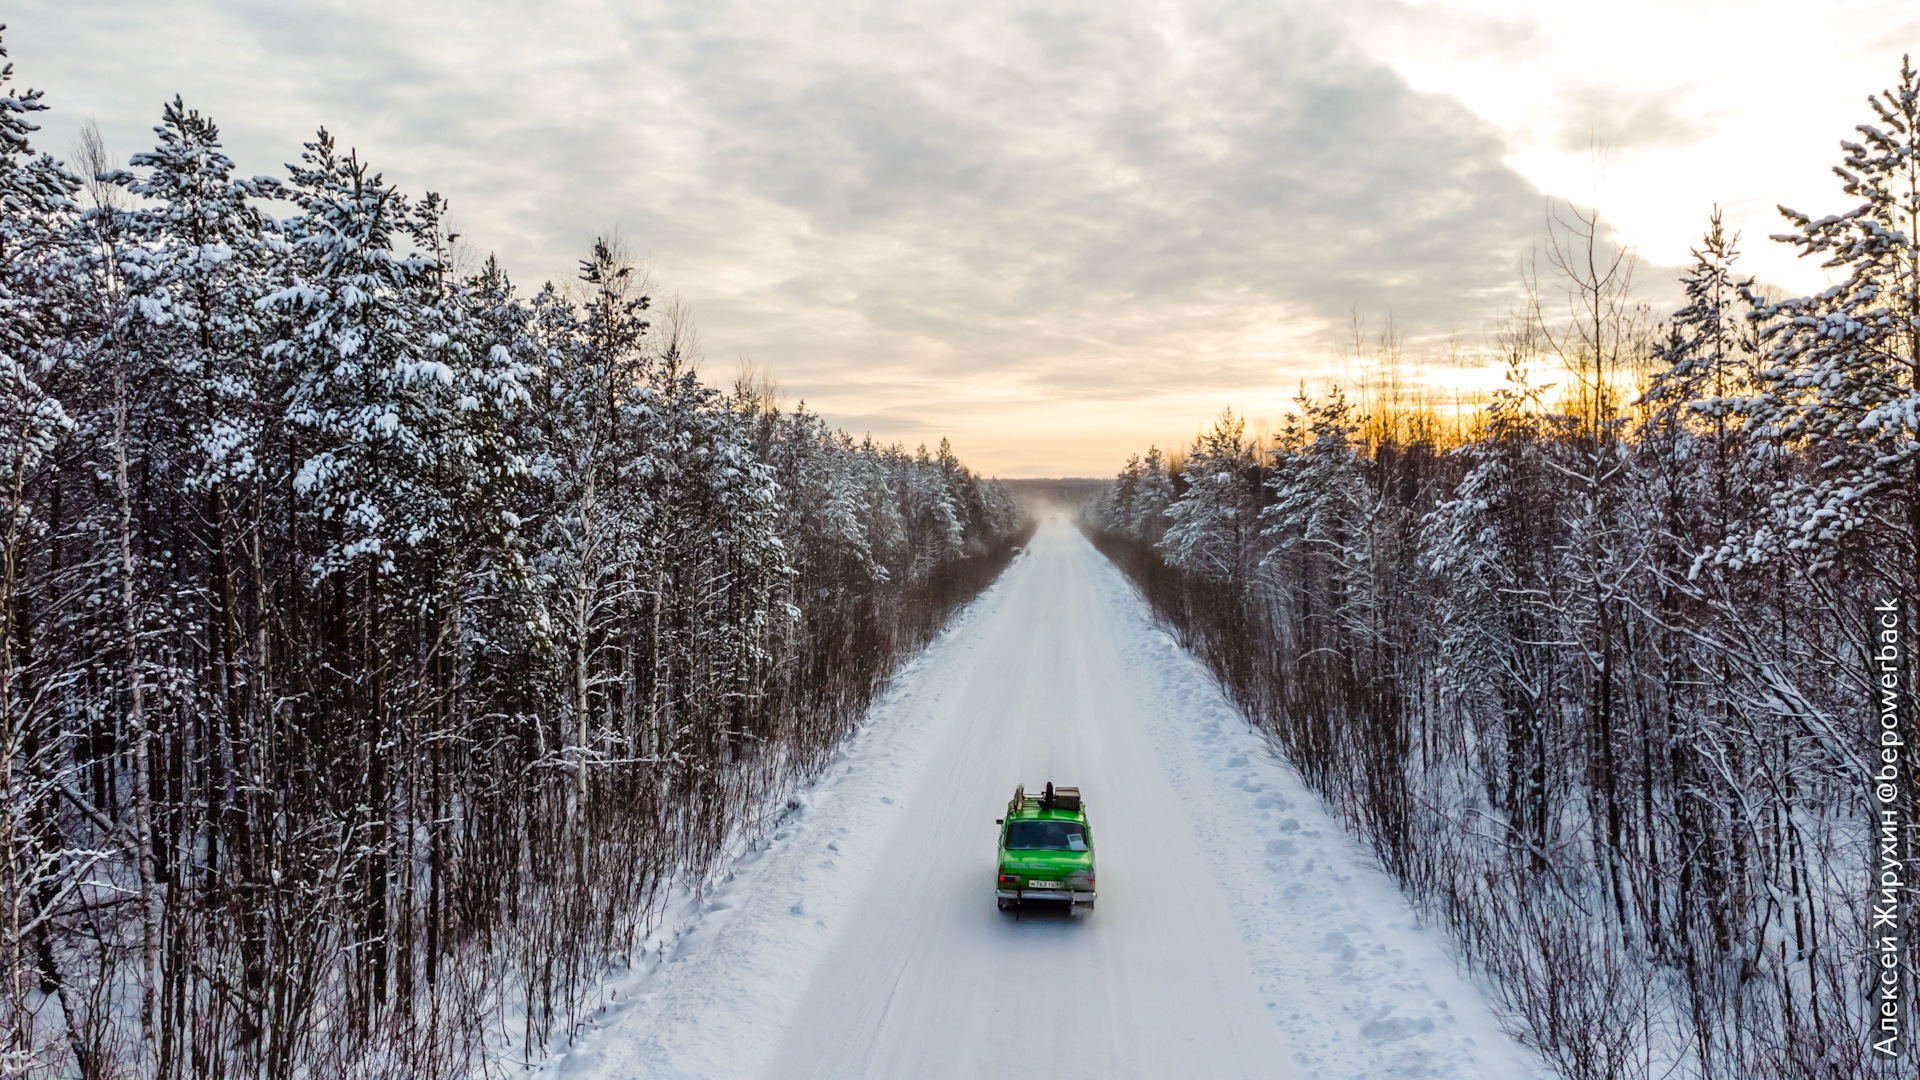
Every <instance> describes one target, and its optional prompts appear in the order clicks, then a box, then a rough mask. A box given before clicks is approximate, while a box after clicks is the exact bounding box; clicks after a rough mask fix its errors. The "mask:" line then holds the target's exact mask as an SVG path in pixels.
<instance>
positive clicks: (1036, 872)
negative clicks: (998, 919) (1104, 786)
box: [993, 781, 1093, 915]
mask: <svg viewBox="0 0 1920 1080" xmlns="http://www.w3.org/2000/svg"><path fill="white" fill-rule="evenodd" d="M994 824H996V825H999V826H1000V880H999V882H998V884H997V885H996V887H995V888H994V893H993V895H995V896H997V897H999V898H1000V910H1001V911H1008V910H1017V909H1018V908H1019V907H1020V905H1021V904H1023V903H1025V902H1026V901H1028V900H1059V901H1065V902H1066V904H1067V905H1068V909H1069V910H1070V911H1072V912H1073V914H1075V915H1085V914H1087V913H1088V912H1090V911H1092V910H1093V829H1092V828H1091V827H1089V826H1088V825H1087V809H1086V805H1085V804H1084V803H1082V802H1081V801H1080V789H1079V788H1070V787H1063V788H1056V787H1054V786H1053V783H1052V782H1051V781H1049V782H1048V783H1047V790H1046V793H1045V794H1043V795H1029V794H1027V786H1026V785H1025V784H1021V785H1020V786H1019V787H1016V788H1014V789H1013V798H1012V799H1010V800H1008V802H1007V816H1006V817H1003V818H1001V819H999V820H998V821H996V822H995V823H994Z"/></svg>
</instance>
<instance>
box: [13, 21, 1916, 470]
mask: <svg viewBox="0 0 1920 1080" xmlns="http://www.w3.org/2000/svg"><path fill="white" fill-rule="evenodd" d="M0 18H4V20H5V21H6V22H7V23H8V24H9V28H8V30H7V32H6V44H7V47H8V49H9V51H10V52H11V53H12V59H13V61H14V64H15V72H16V77H17V78H18V80H19V81H20V82H21V83H24V84H26V85H30V86H36V87H39V88H41V89H43V90H45V91H46V92H47V96H48V101H49V103H50V104H51V105H52V106H53V107H54V109H55V111H54V112H53V113H52V114H50V115H49V116H48V118H47V120H46V123H45V130H44V131H43V133H42V135H43V142H44V144H45V145H46V147H47V148H49V149H52V150H54V151H55V152H56V153H59V152H61V151H63V150H64V149H65V148H66V147H68V146H69V145H70V143H71V140H72V138H73V135H74V132H75V131H76V129H77V126H78V124H79V123H80V122H81V120H83V119H84V118H87V117H92V118H94V119H95V120H96V121H97V122H98V123H99V125H100V127H101V129H102V131H103V132H104V133H105V135H106V138H107V141H108V143H109V145H110V147H111V148H112V149H114V150H115V151H116V152H117V153H118V154H119V155H120V156H122V157H124V156H125V155H127V154H131V153H132V152H134V151H135V150H137V149H139V148H141V147H143V146H145V145H150V134H149V131H148V129H149V128H150V127H151V126H152V124H153V123H154V122H155V121H156V120H157V118H158V115H159V110H160V104H161V102H162V101H163V100H164V99H166V98H168V97H170V96H171V95H173V94H174V93H176V92H177V93H180V94H182V95H184V96H185V98H186V101H187V103H188V104H189V105H191V106H194V107H197V108H199V109H200V110H202V111H203V112H205V113H208V114H210V115H211V116H213V117H214V119H215V120H217V121H218V122H219V123H220V125H221V127H222V130H223V132H224V134H225V137H226V142H227V145H228V147H229V150H230V152H231V154H232V156H233V157H234V158H235V160H236V161H237V162H238V163H239V165H240V167H241V169H242V171H243V172H246V173H250V174H263V173H272V174H283V172H282V170H281V168H280V164H281V163H282V162H285V161H288V160H291V159H292V158H294V157H295V156H297V154H298V152H299V144H300V142H301V141H302V140H303V139H305V138H308V137H310V134H311V132H312V131H313V129H314V128H316V127H317V126H319V125H322V124H324V125H325V126H327V127H328V128H329V129H331V130H332V131H333V132H334V133H335V134H336V135H337V136H338V137H339V138H340V139H341V141H342V142H344V143H348V144H351V145H353V146H356V147H358V148H359V149H360V150H361V152H362V153H363V155H364V156H366V157H367V158H368V159H370V160H371V161H373V162H374V164H375V165H376V166H377V167H379V168H380V169H382V170H383V171H384V172H385V174H386V176H387V178H388V179H389V180H392V181H394V182H397V183H399V184H400V185H401V186H402V187H404V188H405V189H407V190H409V191H412V192H415V193H419V192H423V191H427V190H435V191H439V192H441V193H443V194H445V195H446V196H448V197H449V198H450V199H451V200H452V205H453V211H454V218H455V220H456V222H457V223H458V224H459V225H460V226H461V227H462V228H463V229H464V231H465V233H466V234H467V236H468V238H469V239H470V240H471V241H472V242H473V243H474V244H475V245H476V246H477V247H478V248H479V249H481V250H493V251H497V252H498V253H499V254H500V256H501V257H502V259H503V260H504V261H505V263H506V265H507V266H508V267H509V269H510V270H511V271H512V272H513V274H514V276H515V278H516V280H517V281H519V282H520V283H521V285H522V287H523V289H525V290H526V291H531V290H532V289H534V288H537V287H538V285H539V284H540V282H541V281H542V280H545V279H548V278H558V277H563V276H565V275H568V274H570V273H572V268H573V265H574V261H575V260H576V259H577V257H578V256H579V255H580V253H582V252H583V251H584V249H585V248H586V246H587V244H588V243H589V242H590V241H591V239H592V238H593V236H594V235H596V234H597V233H603V232H608V231H615V230H617V231H618V233H619V234H620V235H621V236H623V237H624V238H625V239H626V240H627V241H628V243H629V245H630V247H631V248H632V249H633V250H634V251H635V252H636V253H637V254H638V255H640V256H642V257H644V258H645V259H646V260H647V261H648V263H649V264H650V266H651V269H652V272H653V274H654V276H655V278H656V279H657V280H658V281H659V282H660V284H661V286H662V288H664V289H665V290H667V291H671V292H675V293H678V294H679V295H680V297H681V298H682V299H683V300H684V301H685V302H686V303H688V304H689V305H690V306H691V307H692V309H693V312H694V315H695V317H696V319H697V321H698V324H699V327H700V332H701V336H702V338H703V341H704V344H705V349H706V355H707V360H706V370H707V371H708V373H709V374H710V375H711V376H712V377H713V378H714V379H715V380H716V381H721V382H725V381H727V380H730V379H731V377H732V375H733V372H734V370H735V368H736V365H737V364H738V363H739V362H740V360H741V358H750V359H751V360H752V362H753V363H755V364H756V365H757V366H759V367H761V368H764V369H767V370H769V371H770V372H771V373H772V374H773V375H774V377H775V378H776V379H777V380H778V382H779V383H780V385H781V388H782V390H783V392H784V394H785V396H786V397H787V399H788V400H789V402H790V403H791V402H793V401H797V400H800V399H804V400H805V401H806V402H807V404H808V406H809V407H810V408H813V409H815V410H817V411H819V412H822V413H824V414H825V415H826V416H827V417H828V418H829V419H831V420H833V421H834V422H836V423H838V424H840V425H842V426H844V427H847V428H848V429H850V430H852V431H854V432H856V433H859V432H865V431H871V432H872V433H874V434H875V435H876V436H879V437H882V438H885V439H901V440H904V441H906V442H908V443H909V444H911V443H917V442H920V441H923V440H925V441H929V442H932V441H937V440H938V439H939V438H940V437H941V436H943V435H944V436H949V437H951V438H952V439H953V441H954V444H955V446H956V447H957V448H958V450H959V451H960V453H961V455H962V457H963V458H965V459H966V460H968V461H969V462H971V463H973V464H975V465H976V466H979V467H981V468H983V469H985V470H987V471H989V472H994V473H998V474H1000V475H1006V476H1048V475H1104V474H1109V473H1111V472H1112V471H1113V470H1114V469H1115V468H1116V467H1117V466H1118V464H1119V463H1120V461H1121V460H1122V459H1123V458H1124V457H1125V455H1126V454H1127V453H1128V452H1129V451H1131V450H1134V449H1137V448H1139V447H1142V446H1144V445H1145V444H1146V443H1147V442H1149V441H1157V442H1159V443H1161V444H1162V445H1166V444H1169V443H1181V442H1184V441H1185V440H1186V439H1187V438H1188V437H1189V436H1190V435H1191V434H1192V432H1193V431H1194V430H1195V428H1197V427H1198V426H1199V425H1200V424H1201V423H1203V422H1204V421H1205V420H1206V418H1208V417H1209V416H1211V415H1212V414H1214V413H1216V412H1218V410H1219V409H1220V408H1221V407H1222V406H1224V405H1232V406H1234V407H1235V408H1237V409H1239V410H1241V411H1243V412H1249V413H1252V414H1254V415H1255V416H1270V415H1275V414H1277V413H1278V412H1279V410H1280V409H1281V407H1282V405H1283V403H1284V401H1285V400H1286V399H1287V398H1288V397H1290V396H1291V395H1292V393H1293V392H1294V388H1295V387H1296V386H1297V385H1298V383H1299V382H1300V380H1302V379H1306V380H1308V381H1309V382H1310V383H1316V384H1317V382H1318V381H1319V380H1321V379H1324V378H1326V377H1328V376H1329V375H1334V376H1337V375H1338V373H1339V371H1340V361H1339V359H1338V357H1339V355H1340V350H1341V348H1342V345H1343V343H1344V341H1345V340H1346V339H1347V336H1348V329H1347V327H1348V323H1349V319H1350V314H1351V313H1353V312H1358V313H1359V314H1360V315H1361V316H1362V317H1363V318H1365V319H1366V320H1368V321H1369V323H1370V324H1371V325H1372V326H1375V327H1378V326H1379V325H1381V324H1382V323H1384V321H1385V320H1386V319H1387V318H1388V317H1389V315H1390V316H1391V318H1392V319H1393V321H1394V323H1395V324H1396V325H1397V326H1398V328H1399V329H1400V331H1401V333H1402V335H1403V337H1404V338H1405V340H1406V343H1407V354H1408V356H1409V359H1410V360H1412V361H1414V362H1415V363H1420V362H1428V361H1430V362H1431V366H1430V367H1429V368H1428V369H1427V377H1428V378H1430V379H1431V380H1432V381H1433V382H1434V383H1436V384H1438V385H1447V384H1450V383H1454V382H1460V383H1466V384H1474V383H1476V382H1484V381H1485V373H1483V372H1475V371H1471V370H1464V371H1463V370H1461V369H1460V368H1459V367H1458V366H1457V364H1455V363H1453V362H1446V361H1443V360H1441V359H1440V358H1441V357H1443V356H1447V355H1450V354H1451V352H1452V351H1455V350H1453V349H1452V347H1450V345H1449V342H1450V341H1457V342H1459V343H1461V344H1462V346H1463V347H1466V348H1468V349H1471V347H1473V346H1474V345H1477V344H1478V343H1480V341H1482V340H1483V337H1484V335H1485V333H1486V332H1487V331H1488V330H1489V329H1490V328H1491V327H1492V325H1493V324H1494V322H1495V320H1496V319H1497V318H1498V317H1499V315H1500V314H1501V313H1502V312H1503V311H1504V310H1506V309H1507V308H1508V307H1509V306H1510V305H1511V304H1512V303H1513V301H1514V298H1515V293H1516V284H1517V281H1518V279H1519V267H1520V266H1521V264H1522V261H1523V260H1524V259H1525V258H1526V257H1527V254H1528V252H1529V250H1531V249H1532V247H1533V246H1534V245H1535V244H1536V243H1537V240H1538V236H1539V234H1540V232H1541V228H1542V223H1543V222H1544V220H1545V218H1546V215H1547V213H1548V208H1549V205H1550V202H1551V200H1553V199H1555V198H1558V199H1571V200H1574V201H1575V202H1577V203H1579V204H1581V205H1588V206H1595V207H1598V208H1599V210H1600V211H1601V212H1602V214H1603V215H1604V217H1605V219H1606V220H1608V221H1610V222H1611V223H1612V224H1613V225H1614V227H1615V228H1617V229H1618V231H1619V236H1620V237H1621V238H1623V239H1624V240H1625V241H1627V242H1629V243H1631V244H1633V245H1635V247H1636V248H1637V250H1638V251H1639V253H1640V257H1641V260H1642V275H1643V278H1644V279H1645V280H1647V281H1648V283H1649V288H1650V292H1649V296H1650V297H1652V298H1658V297H1660V296H1662V295H1664V293H1663V291H1662V286H1661V284H1660V279H1661V278H1662V276H1664V275H1667V274H1668V273H1669V272H1670V268H1671V267H1672V266H1675V265H1677V264H1680V263H1682V262H1684V261H1686V259H1687V250H1688V247H1689V245H1690V244H1692V243H1693V242H1694V238H1695V237H1697V236H1698V234H1699V232H1700V230H1701V228H1702V227H1703V226H1704V224H1705V222H1706V218H1707V214H1708V211H1709V210H1710V208H1711V207H1712V206H1713V205H1714V204H1715V203H1718V204H1720V205H1721V206H1723V207H1725V208H1726V212H1727V217H1728V220H1729V223H1730V224H1731V225H1733V226H1734V227H1735V228H1738V229H1740V230H1741V231H1742V232H1743V233H1744V234H1745V237H1746V243H1745V247H1746V248H1747V250H1748V252H1749V254H1748V256H1747V258H1746V265H1747V267H1748V269H1749V270H1750V271H1753V272H1757V273H1760V274H1761V275H1762V276H1764V277H1766V278H1767V279H1769V280H1771V281H1775V282H1778V283H1780V284H1781V285H1783V286H1785V287H1788V288H1793V289H1799V290H1805V289H1810V288H1816V287H1819V286H1820V284H1821V282H1822V281H1823V277H1822V274H1821V272H1820V271H1819V270H1818V269H1817V268H1815V267H1812V266H1809V265H1806V264H1801V263H1796V262H1795V261H1794V260H1793V259H1792V257H1791V254H1790V252H1786V251H1784V250H1773V249H1776V248H1779V245H1772V244H1769V242H1768V241H1766V240H1765V236H1766V234H1768V233H1770V232H1774V231H1777V230H1778V228H1779V225H1778V217H1777V214H1776V213H1775V212H1774V210H1773V206H1774V205H1775V204H1776V203H1786V204H1787V205H1790V206H1794V207H1796V208H1798V209H1802V210H1807V211H1832V210H1838V209H1844V208H1846V205H1847V204H1846V202H1845V200H1844V199H1843V197H1842V196H1841V193H1840V192H1839V190H1838V187H1837V184H1836V182H1835V181H1834V180H1833V178H1832V176H1831V174H1830V173H1829V168H1830V166H1831V165H1832V164H1834V163H1835V162H1836V161H1837V160H1838V152H1837V149H1836V144H1837V142H1838V140H1840V139H1841V138H1844V137H1847V136H1848V135H1849V134H1850V131H1851V128H1852V125H1854V124H1856V123H1863V122H1866V121H1868V120H1871V119H1872V115H1871V113H1870V112H1869V111H1868V109H1867V106H1866V103H1865V97H1866V95H1867V94H1869V93H1871V92H1873V91H1876V90H1879V89H1882V88H1884V87H1885V86H1886V85H1888V84H1889V83H1891V82H1892V81H1893V80H1894V79H1895V78H1896V76H1897V73H1898V68H1899V62H1900V55H1901V52H1902V50H1903V49H1906V48H1912V47H1914V46H1917V45H1920V6H1916V5H1913V4H1911V3H1910V2H1897V3H1895V2H1884V0H1873V2H1851V0H1823V2H1821V3H1814V4H1809V3H1805V2H1797V3H1789V2H1778V0H1742V2H1730V3H1692V2H1687V0H1659V2H1652V0H1613V2H1611V3H1608V4H1605V5H1601V4H1547V3H1539V2H1531V3H1529V2H1522V0H1436V2H1431V3H1417V2H1411V0H1353V2H1348V3H1323V4H1314V3H1286V2H1266V3H1232V2H1210V0H1194V2H1187V3H1153V2H1134V0H1095V2H1075V0H1052V2H1043V3H1026V4H1012V3H1002V2H998V0H968V2H964V3H961V2H953V3H902V4H856V3H838V2H827V0H820V2H794V0H787V2H780V3H758V2H751V0H693V2H685V3H657V2H646V0H542V2H530V0H460V2H425V0H384V2H378V3H370V2H360V0H332V2H315V0H308V2H303V3H287V2H271V3H269V2H256V3H242V2H235V0H226V2H222V0H170V2H167V3H152V2H133V0H12V2H11V3H9V4H7V6H6V10H5V12H4V14H3V15H0ZM1596 147H1599V148H1600V149H1599V151H1598V152H1596Z"/></svg>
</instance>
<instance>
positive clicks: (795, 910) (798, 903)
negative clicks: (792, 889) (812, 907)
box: [787, 899, 807, 915]
mask: <svg viewBox="0 0 1920 1080" xmlns="http://www.w3.org/2000/svg"><path fill="white" fill-rule="evenodd" d="M787 911H788V912H790V913H791V914H794V915H805V914H806V913H807V902H806V901H805V900H804V899H802V900H795V901H794V902H793V906H792V907H790V908H788V909H787Z"/></svg>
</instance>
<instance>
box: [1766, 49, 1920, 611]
mask: <svg viewBox="0 0 1920 1080" xmlns="http://www.w3.org/2000/svg"><path fill="white" fill-rule="evenodd" d="M1868 102H1869V104H1870V105H1871V106H1872V108H1873V110H1874V113H1875V115H1876V116H1877V117H1878V119H1879V123H1878V124H1861V125H1859V126H1858V128H1856V130H1857V131H1859V132H1860V135H1861V141H1860V142H1852V141H1843V142H1842V143H1841V146H1842V148H1843V149H1844V150H1845V151H1846V157H1845V159H1844V161H1843V162H1842V164H1841V165H1839V166H1836V167H1835V168H1834V173H1835V175H1837V176H1838V177H1839V178H1840V180H1841V190H1842V191H1844V192H1845V193H1846V194H1847V195H1849V196H1851V197H1853V198H1857V199H1859V200H1861V201H1860V204H1859V205H1858V206H1856V207H1855V208H1853V209H1852V210H1849V211H1847V212H1845V213H1841V214H1830V215H1827V216H1826V217H1821V218H1814V217H1812V216H1810V215H1807V214H1803V213H1800V212H1798V211H1795V210H1791V209H1788V208H1786V207H1781V208H1780V212H1781V214H1782V215H1783V216H1785V217H1786V218H1787V220H1788V221H1789V222H1791V223H1792V225H1793V228H1792V230H1791V231H1789V232H1786V233H1781V234H1777V235H1776V236H1775V237H1774V239H1776V240H1779V241H1781V242H1783V243H1788V244H1792V245H1794V246H1796V247H1798V248H1799V249H1800V253H1801V256H1802V257H1806V256H1812V255H1819V256H1824V257H1825V258H1824V261H1823V263H1822V265H1823V266H1824V267H1825V268H1827V269H1829V270H1835V271H1840V272H1842V273H1843V274H1844V275H1845V279H1844V280H1843V281H1841V282H1840V283H1839V284H1838V285H1835V286H1834V287H1832V288H1830V289H1827V290H1826V291H1824V292H1821V293H1819V294H1817V295H1814V296H1803V297H1794V298H1791V299H1787V300H1782V301H1779V302H1777V303H1772V304H1764V303H1758V302H1757V301H1756V308H1757V309H1756V310H1755V312H1754V318H1755V319H1756V320H1758V322H1759V323H1760V327H1761V329H1760V339H1761V342H1762V344H1763V346H1764V347H1765V349H1766V354H1765V361H1766V366H1765V369H1764V370H1763V371H1762V372H1761V376H1762V378H1763V379H1764V380H1765V382H1766V387H1765V389H1764V391H1763V392H1762V393H1761V395H1760V397H1759V400H1758V401H1757V402H1756V403H1755V408H1754V417H1753V420H1752V421H1750V423H1753V424H1758V425H1772V426H1774V427H1775V428H1776V429H1777V430H1778V433H1779V435H1780V436H1781V437H1782V438H1783V439H1785V440H1787V441H1788V442H1789V443H1792V444H1796V445H1805V446H1806V447H1808V448H1809V451H1810V453H1811V456H1812V457H1813V458H1814V459H1816V460H1818V461H1819V462H1820V468H1819V470H1818V471H1817V473H1815V474H1814V475H1813V476H1811V477H1808V478H1806V479H1805V480H1804V481H1800V482H1793V483H1789V484H1787V485H1785V486H1784V488H1783V490H1781V491H1780V492H1779V501H1780V503H1781V506H1782V508H1783V510H1784V511H1785V515H1786V519H1785V521H1784V523H1783V524H1784V526H1785V527H1786V528H1787V529H1788V530H1789V534H1788V536H1787V537H1786V538H1785V546H1786V547H1788V548H1790V549H1794V550H1807V551H1811V552H1812V553H1814V555H1815V558H1816V561H1821V562H1824V561H1827V560H1830V558H1831V553H1832V551H1833V546H1834V545H1835V544H1837V543H1838V542H1839V541H1841V540H1842V539H1843V538H1844V537H1846V536H1847V535H1848V534H1850V533H1853V532H1855V531H1858V530H1862V529H1871V530H1872V531H1873V532H1874V533H1876V534H1878V535H1879V536H1880V537H1881V538H1882V539H1883V540H1885V541H1886V542H1889V543H1893V544H1897V545H1898V547H1899V550H1900V551H1901V552H1902V553H1903V557H1904V559H1905V561H1906V565H1905V566H1903V567H1902V568H1901V569H1900V570H1899V572H1898V573H1899V586H1900V589H1901V591H1902V592H1904V593H1906V594H1908V595H1911V594H1913V593H1914V591H1915V589H1916V588H1920V470H1917V469H1916V460H1920V75H1916V73H1915V71H1914V68H1913V65H1912V63H1911V62H1910V61H1908V60H1904V59H1903V61H1902V63H1901V68H1900V81H1899V83H1898V85H1896V86H1895V87H1893V88H1892V89H1889V90H1886V91H1884V92H1882V93H1880V94H1875V95H1873V96H1871V97H1870V98H1868ZM1757 531H1758V530H1756V532H1757ZM1759 546H1760V547H1761V548H1764V547H1765V546H1767V545H1766V544H1765V543H1764V542H1761V543H1759Z"/></svg>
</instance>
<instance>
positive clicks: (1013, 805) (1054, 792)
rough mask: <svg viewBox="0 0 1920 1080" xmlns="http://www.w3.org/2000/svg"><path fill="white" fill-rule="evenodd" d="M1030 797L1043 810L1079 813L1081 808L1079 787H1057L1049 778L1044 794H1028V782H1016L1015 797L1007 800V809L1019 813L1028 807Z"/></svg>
mask: <svg viewBox="0 0 1920 1080" xmlns="http://www.w3.org/2000/svg"><path fill="white" fill-rule="evenodd" d="M1028 799H1032V800H1033V801H1034V802H1037V803H1039V804H1040V809H1042V810H1066V811H1068V812H1071V813H1077V812H1079V810H1080V789H1079V788H1077V787H1055V786H1054V785H1053V781H1051V780H1049V781H1047V788H1046V793H1045V794H1043V795H1028V794H1027V785H1026V784H1024V783H1021V784H1015V785H1014V788H1013V798H1011V799H1009V800H1007V811H1008V812H1009V813H1013V814H1018V813H1019V812H1020V811H1022V810H1024V809H1026V806H1027V800H1028Z"/></svg>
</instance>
